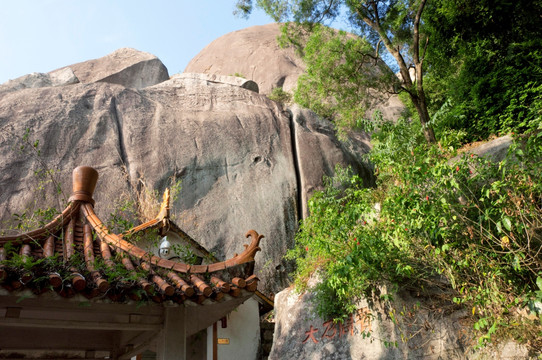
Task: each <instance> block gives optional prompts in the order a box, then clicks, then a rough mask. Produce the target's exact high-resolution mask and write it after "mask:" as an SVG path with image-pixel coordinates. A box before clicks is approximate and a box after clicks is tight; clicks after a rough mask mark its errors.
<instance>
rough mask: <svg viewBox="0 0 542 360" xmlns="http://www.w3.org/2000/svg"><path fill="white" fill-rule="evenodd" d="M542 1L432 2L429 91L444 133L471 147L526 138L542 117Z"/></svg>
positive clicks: (428, 25) (427, 18) (428, 23)
mask: <svg viewBox="0 0 542 360" xmlns="http://www.w3.org/2000/svg"><path fill="white" fill-rule="evenodd" d="M541 11H542V2H541V1H529V2H525V1H517V2H508V1H486V0H484V1H477V2H473V1H468V0H460V1H455V2H450V1H442V0H441V1H435V2H431V3H430V6H429V8H428V9H427V11H426V16H425V27H426V31H427V32H428V33H429V37H430V39H431V46H429V47H428V56H427V61H428V63H429V74H430V75H429V76H428V77H427V79H426V80H427V81H426V88H427V89H428V93H429V94H430V97H431V102H432V105H431V108H432V109H433V111H434V112H437V113H440V114H439V116H440V120H441V122H440V125H439V126H440V127H441V128H446V129H456V130H457V129H459V130H463V131H466V133H467V138H466V139H467V140H474V139H478V138H485V137H487V136H488V135H489V134H500V133H506V132H511V131H513V132H520V131H523V130H525V128H526V124H527V123H529V122H530V121H532V120H533V119H535V118H536V117H537V116H540V113H539V112H538V113H537V112H536V111H535V110H533V107H536V103H537V102H538V103H539V102H540V101H541V100H540V99H541V95H542V70H541V69H542V52H541V51H540V48H541V45H542V42H541V41H542V40H541V38H540V28H541V27H542V18H540V17H539V16H532V14H538V13H540V12H541Z"/></svg>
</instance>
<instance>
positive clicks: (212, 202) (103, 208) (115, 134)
mask: <svg viewBox="0 0 542 360" xmlns="http://www.w3.org/2000/svg"><path fill="white" fill-rule="evenodd" d="M111 59H112V58H111V57H109V60H108V61H113V60H114V57H113V60H111ZM101 61H105V60H96V61H95V62H96V63H100V62H101ZM162 66H163V65H162ZM69 68H71V69H74V73H76V74H77V76H78V77H79V79H80V80H81V79H98V80H97V81H98V82H96V83H91V84H85V83H79V84H74V85H67V86H59V87H50V86H48V87H42V88H26V89H21V90H18V91H11V92H5V93H3V94H0V136H1V137H2V141H1V142H0V151H1V153H2V162H0V188H1V189H2V191H1V192H0V204H2V207H0V219H2V220H6V219H8V218H9V216H10V214H13V213H18V214H21V213H22V212H23V211H25V210H28V211H29V212H30V213H31V212H32V211H33V209H35V208H36V207H44V206H56V207H57V208H63V206H64V203H58V202H57V201H56V192H55V191H56V188H57V185H58V188H59V189H60V190H61V191H62V195H63V197H64V199H67V198H68V197H69V195H70V192H71V175H70V174H71V171H72V170H73V168H75V167H76V166H79V165H89V166H93V167H95V168H96V169H97V170H98V171H99V173H100V180H99V182H98V186H97V189H96V195H95V200H96V202H97V206H96V209H97V211H98V212H99V215H100V216H101V217H104V218H107V217H108V215H109V214H110V213H111V212H112V211H113V208H114V206H115V200H116V199H119V198H120V197H121V195H122V194H130V193H133V192H134V191H137V187H138V182H139V180H140V179H142V178H144V179H145V181H146V182H147V184H148V185H150V186H151V187H152V188H155V189H159V190H160V191H163V190H164V188H165V187H166V186H167V185H168V179H169V178H170V177H172V176H175V177H176V178H177V179H178V180H179V179H180V180H182V191H181V193H180V195H179V198H178V200H176V201H175V202H174V203H173V204H172V213H173V215H174V216H175V217H176V221H177V223H178V224H179V225H180V226H181V227H182V228H183V229H184V230H185V231H186V232H187V233H188V234H190V235H191V236H192V237H193V238H195V239H196V240H198V241H199V242H200V243H201V244H202V245H203V246H205V247H206V248H207V249H209V250H211V251H212V252H214V253H215V254H216V256H217V257H218V258H224V257H231V256H233V254H234V253H238V252H241V251H242V249H243V247H242V244H243V243H246V241H247V240H244V235H245V232H246V231H247V230H249V229H255V230H257V231H258V232H259V233H261V234H264V235H265V236H266V239H264V240H263V241H262V243H261V247H262V252H261V253H260V255H258V256H257V269H256V272H257V273H258V275H259V276H260V277H261V279H262V283H261V287H260V290H261V291H264V292H267V293H270V292H275V291H278V290H279V289H281V288H283V287H284V286H285V285H286V281H285V278H286V274H287V273H288V272H289V271H290V270H291V269H289V268H288V266H287V265H286V264H284V263H283V260H282V258H283V256H284V254H285V252H286V250H287V249H288V248H290V247H291V246H292V244H293V241H294V234H295V231H296V230H297V224H298V222H299V220H300V209H301V206H300V201H301V200H300V199H306V198H307V194H305V192H306V191H312V189H314V188H318V187H320V186H322V176H323V175H325V174H327V175H332V173H333V169H334V166H335V163H337V162H340V163H343V165H352V166H353V167H354V168H357V169H363V167H364V164H363V163H361V162H359V161H358V159H359V158H360V157H361V154H362V153H363V152H364V151H366V150H367V147H366V144H365V143H364V142H363V141H361V140H360V139H356V138H352V139H351V144H350V145H348V146H344V145H341V144H340V143H339V142H338V141H337V140H336V139H335V137H334V135H333V133H332V131H331V127H330V125H329V123H326V122H324V121H321V120H317V119H316V118H315V117H314V116H309V115H308V114H309V113H307V112H306V111H301V110H297V111H293V114H294V115H293V117H292V116H291V115H290V113H288V112H285V111H283V109H282V108H281V107H280V105H278V104H277V103H275V102H273V101H271V100H269V99H268V98H267V97H265V96H263V95H259V94H257V93H256V92H254V91H251V90H248V89H244V88H242V87H240V86H234V85H231V84H224V83H221V82H218V81H216V79H215V80H213V81H209V80H208V79H207V78H201V79H199V78H198V77H197V76H196V77H194V76H188V77H186V76H184V77H183V76H180V77H174V78H172V79H171V80H168V81H164V82H161V83H159V84H157V85H154V86H150V87H146V88H143V89H139V90H138V89H136V88H128V87H126V86H122V85H118V84H111V83H108V82H107V81H109V80H110V79H111V78H114V79H118V78H115V77H114V76H113V77H111V76H105V77H104V76H103V75H100V76H94V75H93V74H91V73H89V74H87V75H86V77H85V76H81V74H82V73H81V72H80V71H77V68H78V67H77V66H69ZM110 68H111V69H117V68H120V67H117V66H116V65H114V64H111V66H110ZM143 69H146V68H145V67H143ZM89 71H90V70H89ZM144 72H145V73H144V74H142V75H138V74H134V77H135V78H136V79H134V80H130V79H127V80H126V82H125V83H126V84H136V85H137V84H139V83H138V80H137V79H141V78H144V77H145V76H146V71H144ZM81 81H83V80H81ZM85 81H88V80H85ZM114 81H116V80H114ZM136 85H133V86H134V87H135V86H136ZM302 117H303V120H302V119H301V118H302ZM293 124H296V126H295V127H294V126H293ZM294 128H295V129H298V130H297V131H292V129H294ZM296 134H299V136H297V135H296ZM298 144H299V145H298ZM298 146H299V149H297V147H298ZM322 154H325V155H322ZM317 157H320V158H321V159H320V160H319V159H317ZM46 170H54V172H53V173H45V172H44V171H46ZM366 173H367V175H368V180H367V181H368V182H370V181H371V179H370V171H367V172H366ZM300 184H304V185H303V186H301V185H300ZM39 188H44V191H43V194H46V195H47V198H43V199H42V198H40V197H37V195H36V194H40V193H42V192H40V191H39ZM305 189H307V190H305ZM303 201H304V200H303Z"/></svg>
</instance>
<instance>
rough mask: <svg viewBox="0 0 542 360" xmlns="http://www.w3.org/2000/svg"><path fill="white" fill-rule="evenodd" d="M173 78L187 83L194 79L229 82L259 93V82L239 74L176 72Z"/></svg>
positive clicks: (195, 80)
mask: <svg viewBox="0 0 542 360" xmlns="http://www.w3.org/2000/svg"><path fill="white" fill-rule="evenodd" d="M171 79H182V80H183V81H184V82H185V83H186V82H188V81H190V80H193V81H194V82H201V81H207V82H211V83H222V84H229V85H233V86H239V87H241V88H243V89H247V90H251V91H254V92H255V93H259V92H260V91H259V89H258V84H256V83H255V82H254V81H252V80H247V79H244V78H241V77H237V76H225V75H216V74H212V75H210V74H198V73H182V74H175V75H173V76H172V77H171Z"/></svg>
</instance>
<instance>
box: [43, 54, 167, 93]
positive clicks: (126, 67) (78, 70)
mask: <svg viewBox="0 0 542 360" xmlns="http://www.w3.org/2000/svg"><path fill="white" fill-rule="evenodd" d="M69 68H70V69H71V70H72V71H73V73H74V74H75V76H76V77H77V78H78V79H79V81H80V82H81V83H83V84H89V83H94V82H106V83H110V84H118V85H122V86H124V87H127V88H135V89H142V88H144V87H147V86H152V85H156V84H158V83H160V82H162V81H166V80H168V79H169V75H168V71H167V69H166V67H165V66H164V64H162V62H161V61H160V59H158V58H157V57H156V56H154V55H152V54H149V53H146V52H143V51H138V50H135V49H131V48H122V49H119V50H116V51H114V52H112V53H111V54H109V55H106V56H104V57H101V58H99V59H94V60H88V61H84V62H80V63H77V64H73V65H70V66H69ZM59 70H62V69H58V70H55V71H53V73H56V72H57V71H59Z"/></svg>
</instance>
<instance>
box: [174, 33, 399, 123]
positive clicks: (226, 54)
mask: <svg viewBox="0 0 542 360" xmlns="http://www.w3.org/2000/svg"><path fill="white" fill-rule="evenodd" d="M280 27H281V24H276V23H273V24H268V25H262V26H253V27H249V28H247V29H243V30H238V31H234V32H232V33H229V34H226V35H224V36H222V37H220V38H218V39H216V40H215V41H213V42H211V43H210V44H209V45H207V46H206V47H205V48H204V49H203V50H201V51H200V53H199V54H198V55H196V56H195V57H194V58H193V59H192V60H191V61H190V62H189V63H188V65H187V66H186V69H185V70H184V71H185V72H186V73H204V74H209V75H227V76H232V75H235V76H244V77H245V78H246V79H249V80H253V81H254V82H256V83H257V84H258V86H259V90H260V93H262V94H265V95H269V94H271V92H272V90H273V89H274V88H279V87H280V88H282V89H283V90H285V91H287V92H292V91H294V90H295V88H296V87H297V79H298V78H299V76H301V75H302V74H304V73H305V68H306V66H305V63H304V62H303V59H302V58H301V57H300V56H299V55H298V54H297V53H296V52H295V50H294V49H293V48H292V47H289V48H281V47H280V46H279V45H278V43H277V37H278V36H279V35H280ZM352 36H354V35H352ZM375 110H378V111H379V112H380V114H381V116H382V118H383V119H386V120H395V119H397V117H398V116H399V115H400V114H401V113H402V112H403V111H404V110H405V106H404V105H403V103H402V102H401V100H399V97H398V96H397V95H390V94H384V93H380V94H375V95H374V96H373V99H371V101H370V104H369V105H368V111H367V116H368V117H372V116H373V114H374V112H375Z"/></svg>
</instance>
